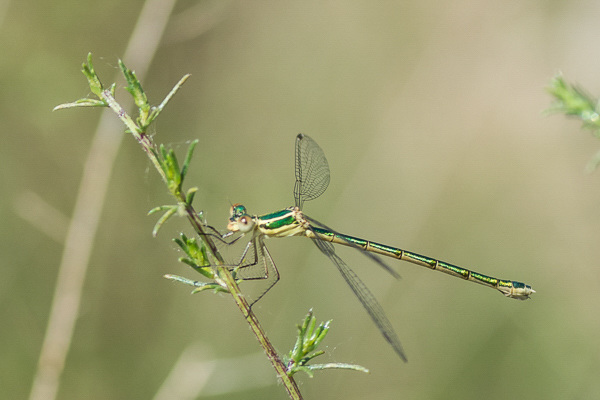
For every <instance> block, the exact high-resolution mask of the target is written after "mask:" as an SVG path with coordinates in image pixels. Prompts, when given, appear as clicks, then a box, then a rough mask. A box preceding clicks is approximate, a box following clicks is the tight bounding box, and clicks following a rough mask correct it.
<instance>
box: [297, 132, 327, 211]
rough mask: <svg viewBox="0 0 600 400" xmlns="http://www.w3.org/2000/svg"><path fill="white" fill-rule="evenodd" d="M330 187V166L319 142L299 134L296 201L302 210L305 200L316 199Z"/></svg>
mask: <svg viewBox="0 0 600 400" xmlns="http://www.w3.org/2000/svg"><path fill="white" fill-rule="evenodd" d="M327 186H329V164H328V163H327V158H325V153H323V150H321V148H320V147H319V145H318V144H317V142H315V141H314V140H312V139H311V138H310V137H309V136H307V135H304V134H302V133H299V134H298V136H296V184H295V185H294V200H295V202H296V207H298V208H300V209H302V205H303V204H304V201H305V200H312V199H316V198H317V197H319V196H320V195H322V194H323V192H325V190H326V189H327Z"/></svg>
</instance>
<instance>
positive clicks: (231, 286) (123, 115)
mask: <svg viewBox="0 0 600 400" xmlns="http://www.w3.org/2000/svg"><path fill="white" fill-rule="evenodd" d="M102 98H103V99H104V100H105V101H106V103H107V104H108V106H109V107H110V108H111V109H112V110H113V111H114V112H115V113H116V114H117V116H118V117H119V119H120V120H121V121H122V122H123V123H124V124H125V126H126V127H127V128H128V130H129V131H130V132H131V133H132V134H133V136H134V137H135V139H136V140H137V141H138V143H139V144H140V145H141V146H142V149H143V150H144V152H145V153H146V154H147V155H148V157H149V158H150V160H151V162H152V164H153V165H154V167H155V168H156V170H157V171H158V173H159V174H160V176H161V177H162V179H163V181H164V182H165V183H166V184H167V186H169V179H168V177H167V176H166V174H165V172H164V170H163V168H162V167H161V163H160V161H159V160H158V159H157V156H156V154H157V152H156V150H155V149H156V147H155V145H154V143H153V142H152V140H151V139H150V138H149V137H148V136H147V135H146V134H145V132H143V131H141V129H140V127H139V126H138V125H137V124H136V123H135V121H134V120H133V118H131V117H130V116H129V114H127V112H126V111H125V110H124V109H123V108H122V107H121V105H120V104H119V103H118V102H117V101H116V100H115V98H114V97H113V95H112V94H111V92H110V91H109V90H104V91H102ZM172 194H173V195H174V196H175V197H176V199H177V201H178V202H179V203H180V204H185V212H186V215H187V218H188V220H189V221H190V223H191V224H192V226H193V227H194V230H195V231H196V233H197V234H198V235H199V236H200V237H201V238H203V240H204V242H205V243H206V245H207V247H208V248H209V251H210V253H211V254H212V256H213V257H214V258H215V260H216V261H217V273H218V276H219V278H220V279H221V280H222V282H223V283H224V284H225V286H226V287H227V290H228V291H229V293H231V295H232V297H233V299H234V301H235V303H236V305H237V306H238V308H239V309H240V311H241V312H242V314H243V315H244V318H245V319H246V321H247V322H248V324H249V325H250V329H251V330H252V332H253V333H254V335H255V336H256V338H257V339H258V342H259V343H260V345H261V346H262V347H263V349H264V350H265V353H266V354H267V357H268V358H269V360H270V361H271V364H272V365H273V368H274V369H275V371H276V372H277V376H278V377H279V379H281V382H282V383H283V386H284V387H285V389H286V390H287V392H288V394H289V396H290V398H292V399H294V400H300V399H302V395H301V393H300V390H299V389H298V386H297V385H296V382H295V381H294V379H293V378H292V377H290V376H288V374H287V371H286V366H285V364H284V363H283V361H281V359H280V358H279V356H278V354H277V352H276V350H275V348H274V347H273V345H272V344H271V342H270V341H269V338H268V337H267V335H266V333H265V331H264V330H263V329H262V327H261V325H260V323H259V321H258V318H257V317H256V315H255V314H254V313H253V312H252V309H251V308H250V305H249V304H248V302H247V301H246V298H245V297H244V295H243V294H242V292H241V290H240V288H239V286H238V285H237V283H236V281H235V279H234V278H233V276H232V275H231V272H230V271H229V269H228V268H227V267H225V266H223V264H224V259H223V257H222V256H221V254H220V253H219V251H218V249H217V247H216V245H215V244H214V242H213V241H212V239H211V237H210V236H209V235H206V232H205V231H204V225H203V223H202V221H201V219H200V217H199V214H198V213H197V212H196V210H195V209H194V207H193V206H192V205H191V204H190V203H188V202H187V201H186V197H185V194H184V193H183V192H177V193H174V192H172Z"/></svg>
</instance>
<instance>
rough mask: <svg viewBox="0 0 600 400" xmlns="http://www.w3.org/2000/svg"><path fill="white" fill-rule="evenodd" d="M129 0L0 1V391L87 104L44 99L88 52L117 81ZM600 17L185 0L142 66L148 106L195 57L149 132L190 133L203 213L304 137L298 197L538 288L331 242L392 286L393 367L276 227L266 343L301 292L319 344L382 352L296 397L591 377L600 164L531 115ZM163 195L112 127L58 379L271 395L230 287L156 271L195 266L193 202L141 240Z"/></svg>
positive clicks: (347, 227) (86, 140) (76, 159)
mask: <svg viewBox="0 0 600 400" xmlns="http://www.w3.org/2000/svg"><path fill="white" fill-rule="evenodd" d="M142 5H143V2H142V1H137V0H134V1H127V2H122V1H115V0H107V1H98V2H82V1H77V2H76V1H69V0H56V1H52V2H47V1H39V0H38V1H9V0H4V1H2V2H1V4H0V20H1V21H0V22H1V24H2V25H1V31H0V34H1V36H0V37H1V40H0V46H1V54H2V57H0V71H1V74H0V79H1V83H0V88H1V93H2V94H1V95H0V101H1V102H2V103H1V107H0V121H1V122H2V124H1V126H2V146H1V147H0V152H1V157H0V160H1V162H2V166H1V168H0V171H1V175H0V176H1V179H2V181H1V182H2V191H3V195H2V196H0V207H1V208H0V212H1V214H0V215H1V218H2V225H1V229H0V231H1V232H2V240H0V246H2V247H1V248H0V257H1V263H0V268H1V270H0V271H1V274H2V278H0V302H1V303H0V304H1V305H0V312H1V314H0V317H1V320H2V321H3V324H2V325H3V327H2V328H1V329H0V391H1V393H2V395H1V396H0V397H2V398H7V399H25V398H27V396H28V395H29V391H30V388H31V384H32V380H33V376H34V373H35V370H36V365H37V362H38V357H39V351H40V348H41V344H42V340H43V336H44V332H45V329H46V324H47V321H48V313H49V309H50V303H51V300H52V296H53V293H54V284H55V282H56V276H57V271H58V265H59V262H60V259H61V255H62V251H63V238H64V230H65V224H66V219H65V218H67V217H68V216H70V215H71V213H72V210H73V205H74V202H75V196H76V193H77V189H78V187H79V184H80V179H81V175H82V166H83V164H84V162H85V159H86V157H87V154H88V149H89V147H90V142H91V138H92V136H93V133H94V131H95V129H96V124H97V122H98V119H99V117H100V110H98V109H84V110H81V109H80V110H67V111H60V112H54V113H52V112H51V110H52V108H53V107H54V106H55V105H57V104H60V103H64V102H67V101H72V100H74V99H77V98H80V97H84V96H86V95H87V94H88V92H89V89H88V87H87V85H86V81H85V79H84V77H83V75H82V74H81V73H80V72H79V69H80V65H81V63H82V62H83V61H84V60H85V57H86V54H87V53H88V52H89V51H91V52H92V53H93V54H94V61H95V67H96V70H97V71H98V72H99V74H100V76H101V78H103V80H104V83H105V84H108V83H110V82H112V81H114V80H115V79H117V82H118V83H119V91H118V93H117V96H118V97H117V98H121V99H123V98H125V97H126V94H125V92H124V91H123V90H122V86H123V81H122V80H121V79H120V77H118V68H117V60H118V58H120V57H123V53H124V50H125V46H126V43H127V41H128V39H129V35H130V34H131V31H132V30H133V26H134V25H135V21H136V19H137V17H138V14H139V10H140V8H141V7H142ZM599 13H600V3H598V2H596V1H592V0H581V1H563V2H559V1H541V0H539V1H535V0H531V1H507V2H496V1H458V2H445V3H444V2H441V3H440V2H436V1H404V2H368V1H326V2H323V1H303V2H278V1H262V2H243V1H201V2H196V1H179V2H177V4H176V6H175V10H174V12H173V15H172V16H171V18H170V21H169V25H168V26H167V28H166V32H165V36H164V38H163V41H162V44H161V46H160V48H159V50H158V52H157V54H156V56H155V58H154V61H153V63H152V64H151V66H150V68H149V70H148V74H147V76H146V77H145V78H144V80H143V83H144V84H145V89H146V91H147V93H148V94H149V97H150V99H151V101H152V102H154V103H158V102H159V101H160V100H161V99H162V97H163V96H164V95H165V94H166V93H167V92H168V90H170V88H171V87H172V85H173V84H174V83H175V82H176V81H177V80H178V79H179V78H180V77H181V76H182V75H184V74H186V73H191V74H192V77H191V79H190V80H189V81H188V82H187V83H186V85H185V86H184V88H183V90H181V92H180V93H179V94H178V95H177V96H176V97H175V99H174V100H173V101H172V102H171V104H170V105H169V107H168V108H167V109H166V111H165V112H164V113H163V114H162V115H161V117H160V118H159V120H158V123H157V124H156V125H155V126H154V131H153V132H152V133H153V134H154V138H155V140H156V141H157V142H163V143H167V144H170V145H172V146H173V147H174V148H175V149H176V150H177V151H178V152H179V153H180V154H183V153H184V152H185V149H186V146H187V142H188V141H189V140H192V139H195V138H198V139H199V144H198V147H197V149H196V153H195V158H194V160H193V163H192V169H191V171H190V173H189V175H188V178H187V179H188V181H187V183H188V186H197V187H198V188H199V190H198V194H197V196H196V205H197V208H198V209H202V210H204V212H205V215H206V218H207V219H208V222H209V223H210V224H212V225H214V226H217V227H220V228H223V229H224V228H225V225H226V219H227V216H228V208H229V204H230V202H242V203H244V204H245V205H246V206H247V207H248V208H249V210H250V211H251V212H253V213H257V214H262V213H266V212H270V211H274V210H277V209H279V208H282V207H287V206H289V205H292V203H293V196H292V188H293V179H294V175H293V172H294V171H293V145H294V136H295V135H296V134H297V133H298V132H303V133H306V134H309V135H310V136H312V137H313V138H314V139H315V140H316V141H317V142H318V143H319V144H320V145H321V147H322V148H323V150H324V151H325V154H326V155H327V157H328V160H329V163H330V168H331V177H332V180H331V185H330V187H329V189H328V191H327V192H326V193H325V194H324V195H323V196H322V197H321V198H319V199H318V200H315V201H312V202H309V203H307V204H305V207H304V209H305V211H306V212H307V214H308V215H311V216H312V217H314V218H316V219H318V220H321V221H323V222H324V223H326V224H328V225H330V226H332V227H335V228H336V229H338V230H339V231H341V232H345V233H348V234H353V235H356V236H362V237H366V238H370V239H372V240H377V241H381V242H384V243H387V244H390V245H397V246H400V247H403V248H406V249H410V250H413V251H416V252H419V253H422V254H426V255H430V256H432V257H438V258H440V259H442V260H444V261H448V262H452V263H455V264H458V265H461V266H465V267H467V268H473V269H476V270H477V271H480V272H482V273H489V274H490V275H495V276H498V277H500V278H507V279H515V280H520V281H524V282H527V283H529V284H531V285H532V286H533V287H534V288H535V289H536V290H537V294H535V295H534V297H533V299H532V300H529V301H527V302H519V301H515V300H511V299H506V298H503V296H501V295H500V294H498V293H495V292H494V291H492V290H490V289H486V288H484V287H480V286H477V285H473V284H469V283H465V282H461V281H460V280H458V279H455V278H451V277H448V276H445V275H443V274H439V273H434V272H430V271H427V270H425V269H423V268H418V267H416V266H413V265H411V264H408V263H399V262H393V261H390V263H391V265H392V266H393V267H394V268H396V269H397V270H398V271H399V273H400V274H401V275H402V279H401V280H400V281H394V280H393V279H392V278H391V277H390V276H388V275H387V274H386V273H385V272H383V271H381V270H380V269H379V268H378V267H377V266H376V265H374V264H372V263H371V262H370V261H369V260H368V259H366V258H365V257H363V256H361V255H360V254H357V253H356V252H355V251H352V250H351V249H350V250H346V249H339V253H340V255H341V256H342V257H343V258H344V259H345V260H346V261H347V263H348V264H349V265H350V266H351V267H353V268H354V269H355V271H356V272H357V273H358V274H359V275H360V276H361V277H362V278H363V279H364V281H365V282H366V283H367V284H368V286H369V287H370V288H371V289H372V290H373V291H374V292H375V293H376V295H377V297H378V299H379V300H380V301H381V303H382V305H383V307H384V309H385V310H386V312H387V314H388V317H389V318H390V320H391V321H392V323H393V325H394V326H395V328H396V330H397V332H398V335H399V336H400V338H401V340H402V343H403V345H404V347H405V350H406V353H407V355H408V358H409V363H408V364H404V363H402V362H401V361H400V360H399V359H398V357H397V356H396V355H395V354H394V353H393V352H392V351H391V349H390V348H389V347H388V345H387V344H386V343H385V342H384V340H383V339H382V338H381V336H380V335H379V333H378V332H377V330H376V329H375V328H374V326H373V325H372V324H371V321H370V319H369V317H368V316H367V315H366V313H364V312H363V310H362V308H361V306H360V304H359V303H358V302H357V301H356V300H354V299H353V298H352V297H351V292H350V290H349V289H348V288H347V287H346V286H345V283H344V282H343V280H342V279H340V277H339V276H338V274H337V272H336V271H335V268H334V267H333V266H332V265H330V264H329V262H328V260H327V259H325V258H324V257H323V256H322V255H321V254H320V253H318V251H317V250H316V249H315V248H314V246H313V245H312V244H311V243H310V241H308V240H305V239H300V238H292V239H286V240H270V241H269V242H268V246H269V248H270V250H271V253H272V255H273V257H274V258H275V260H276V262H277V265H278V267H279V270H280V273H281V281H280V283H279V284H278V285H277V286H276V287H275V288H274V289H273V290H272V291H271V292H270V293H269V294H268V296H267V297H266V298H264V299H263V300H262V301H261V302H260V303H258V304H257V306H256V307H255V311H256V312H257V314H258V316H259V318H260V319H261V321H262V323H263V324H264V328H265V329H266V330H267V332H268V333H269V335H270V338H271V340H272V341H273V343H274V344H275V346H276V347H277V348H278V349H279V350H280V351H281V352H282V353H283V352H287V351H288V349H289V348H290V347H291V346H292V345H293V341H294V337H295V336H294V335H295V324H296V323H298V322H300V321H301V319H302V318H303V316H304V315H305V313H306V311H307V310H308V309H309V308H311V307H312V308H314V310H315V313H316V316H317V318H318V319H320V320H326V319H331V318H333V320H334V321H333V329H332V332H331V333H330V335H329V336H328V337H327V339H326V342H325V343H326V345H327V348H326V349H327V355H325V356H322V358H323V360H322V361H343V362H353V363H358V364H361V365H364V366H365V367H368V368H369V369H371V374H370V375H366V374H361V373H357V372H347V371H328V372H322V373H318V374H317V376H315V378H313V379H309V378H308V377H306V376H299V377H298V381H299V385H300V388H301V390H302V392H303V394H304V396H305V398H307V399H340V398H345V399H359V398H370V399H481V398H486V399H505V398H512V397H520V398H529V399H547V398H569V399H588V398H599V397H600V383H599V381H598V376H600V349H599V343H598V340H597V335H598V332H599V329H600V318H599V317H598V303H599V301H600V294H599V293H600V292H599V290H598V286H599V283H600V265H599V262H598V256H599V255H600V247H599V245H598V238H599V237H600V236H599V231H600V208H599V207H598V204H599V203H600V173H598V172H596V173H593V174H586V173H585V172H584V167H585V164H586V163H587V161H588V160H589V159H590V158H591V156H592V155H593V154H594V153H595V152H596V151H597V150H598V148H600V142H599V141H598V140H596V139H593V138H592V137H591V135H589V134H588V133H587V132H585V133H582V132H580V131H579V123H577V122H573V121H569V120H567V119H565V118H564V117H562V116H551V117H548V116H546V115H544V114H543V110H545V109H546V108H547V107H548V106H549V104H550V102H551V98H550V96H549V95H548V94H547V93H546V92H545V90H544V87H545V86H546V85H547V83H548V82H549V80H550V78H551V77H552V76H554V75H555V74H556V73H557V72H558V71H561V70H562V71H563V72H564V73H565V75H566V77H567V79H568V80H571V81H576V82H579V83H581V84H583V85H584V86H585V87H586V88H589V90H590V91H592V92H593V93H595V94H598V93H600V73H599V72H598V71H600V48H599V47H598V46H597V42H598V39H599V38H600V27H599V25H598V18H597V17H598V15H600V14H599ZM140 51H141V50H140ZM124 61H125V62H126V63H127V65H128V66H129V67H130V68H132V69H136V65H131V64H130V63H128V60H127V59H125V60H124ZM27 199H29V200H27ZM31 199H33V200H31ZM36 199H37V200H36ZM169 202H170V199H169V197H168V195H167V193H166V190H165V189H164V187H163V186H162V183H161V182H160V181H159V179H158V178H157V176H156V174H155V171H154V170H153V169H152V167H151V165H150V164H149V162H148V161H147V159H146V157H145V155H144V154H143V153H142V152H141V151H140V149H139V147H138V145H137V144H136V143H135V141H134V140H133V139H132V138H131V137H130V136H127V137H125V138H124V141H123V144H122V147H121V149H120V151H119V154H118V157H117V160H116V164H115V166H114V172H113V174H112V176H111V181H110V189H109V193H108V197H107V199H106V206H105V207H104V210H103V212H102V216H101V223H100V226H99V232H98V235H97V238H96V240H95V242H94V248H93V252H92V258H91V263H90V267H89V271H88V275H87V278H86V283H85V288H84V295H83V298H82V303H81V309H80V314H79V318H78V320H77V325H76V329H75V333H74V337H73V342H72V343H71V349H70V352H69V354H68V357H67V361H66V365H65V370H64V373H63V376H62V380H61V386H60V389H59V393H58V398H60V399H80V398H86V399H149V398H153V397H154V396H155V395H156V393H157V392H158V391H159V388H161V386H162V385H163V383H164V382H165V379H166V378H167V376H169V374H174V375H175V376H179V377H181V379H182V380H184V381H185V380H186V379H187V382H188V384H190V382H191V385H192V386H193V385H196V384H197V385H198V388H196V389H195V390H196V391H192V393H196V394H194V395H192V396H191V397H176V396H174V395H173V396H172V397H171V398H193V397H195V396H196V395H197V396H198V398H209V399H221V398H223V399H225V398H226V399H265V398H269V399H270V398H273V399H283V398H286V395H285V392H284V390H283V388H282V387H281V385H279V384H277V383H276V379H275V376H274V372H273V371H272V369H270V367H269V363H268V361H267V360H266V358H264V357H262V356H261V354H260V349H259V347H258V345H257V342H256V339H255V338H254V337H253V336H252V334H251V333H250V331H249V330H248V328H247V325H246V324H245V322H244V320H243V319H242V318H241V316H240V314H239V311H238V310H237V309H236V308H235V306H234V304H233V302H232V301H231V299H230V298H228V297H227V296H224V295H212V294H200V295H195V296H190V295H189V289H188V288H187V287H184V286H181V285H177V284H172V283H170V282H168V281H166V280H164V279H163V278H162V277H161V276H162V275H163V274H165V273H174V274H180V275H185V276H188V277H191V278H197V277H199V275H197V274H195V273H194V272H193V271H192V270H191V269H189V267H186V266H185V265H183V264H180V263H178V262H177V257H179V256H180V255H181V254H180V253H179V252H178V251H177V249H176V248H175V245H174V244H173V243H172V242H171V241H170V239H171V238H172V237H174V236H176V235H177V234H178V232H179V231H181V230H183V231H185V232H187V233H190V230H189V228H188V227H187V226H186V224H185V223H184V221H182V220H177V221H175V220H173V221H171V222H170V223H169V224H168V226H166V227H165V229H164V230H163V231H162V232H161V233H160V235H159V237H158V238H156V239H155V238H152V237H151V229H152V227H153V224H154V222H155V220H156V217H155V216H151V217H148V216H146V212H147V211H148V210H149V209H151V208H153V207H154V206H156V205H161V204H167V203H169ZM44 203H47V205H48V206H50V207H51V208H52V209H54V210H55V211H56V212H58V213H60V214H63V215H64V216H66V217H65V218H63V219H61V218H60V217H59V216H57V217H56V218H54V214H53V213H52V212H50V211H47V210H46V209H44V208H40V207H42V205H43V204H44ZM37 212H42V213H43V215H46V216H48V217H52V219H51V220H52V221H53V222H52V224H51V225H50V226H49V225H47V223H46V222H45V221H43V219H42V218H37V217H34V218H31V216H35V215H36V213H37ZM48 231H49V232H48ZM49 233H50V234H51V235H49ZM182 360H183V361H182ZM178 362H183V367H181V368H182V369H183V371H184V372H185V373H184V372H180V371H176V372H173V368H174V367H175V365H177V363H178ZM179 365H180V366H181V365H182V364H179Z"/></svg>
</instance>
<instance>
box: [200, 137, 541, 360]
mask: <svg viewBox="0 0 600 400" xmlns="http://www.w3.org/2000/svg"><path fill="white" fill-rule="evenodd" d="M295 157H296V184H295V186H294V199H295V206H294V207H289V208H286V209H283V210H279V211H275V212H273V213H270V214H265V215H259V216H256V215H250V214H248V212H247V210H246V207H244V206H243V205H241V204H234V205H233V206H231V209H230V217H229V223H228V225H227V229H228V230H229V232H228V233H226V234H224V235H219V236H220V237H221V239H222V240H223V241H225V242H226V243H227V244H230V243H233V242H235V241H237V239H239V238H241V237H242V236H244V235H249V236H250V241H249V242H248V245H247V246H246V248H245V250H244V253H243V255H242V258H241V262H240V265H239V267H238V269H241V268H244V267H248V266H256V265H260V266H261V268H262V269H264V274H263V275H262V276H260V278H261V279H262V278H270V279H272V283H271V284H270V286H269V287H268V288H267V289H266V290H265V291H264V292H263V293H262V294H261V296H260V297H262V296H263V295H264V294H265V293H266V292H267V291H268V290H269V289H271V288H272V287H273V286H274V285H275V283H277V281H278V280H279V273H278V272H277V268H276V267H275V264H274V262H273V260H272V258H271V256H270V254H269V252H268V250H267V248H266V246H265V244H264V240H263V238H264V237H277V238H278V237H287V236H306V237H308V238H310V239H311V240H312V241H313V243H314V244H315V245H316V246H317V248H318V249H319V250H320V251H321V252H322V253H323V254H325V255H326V256H327V257H328V258H329V259H330V260H331V261H332V262H333V264H334V265H335V266H336V267H337V269H338V271H340V273H341V274H342V277H343V278H344V280H345V281H346V283H347V284H348V285H349V286H350V288H351V289H352V291H353V292H354V294H355V295H356V297H357V298H358V300H359V301H360V303H361V304H362V305H363V307H364V308H365V310H366V311H367V313H368V314H369V316H370V317H371V319H372V320H373V322H374V323H375V325H377V328H378V329H379V331H380V332H381V334H382V335H383V337H384V338H385V340H387V342H388V343H389V344H390V345H391V346H392V347H393V348H394V351H395V352H396V353H397V354H398V355H399V356H400V357H401V358H402V359H403V360H404V361H406V356H405V355H404V351H403V350H402V346H401V344H400V340H399V339H398V336H397V335H396V333H395V332H394V329H393V327H392V324H391V323H390V321H389V320H388V319H387V317H386V316H385V313H384V312H383V309H382V308H381V306H380V305H379V303H378V302H377V300H376V298H375V296H374V295H373V294H372V293H371V291H370V290H369V289H368V288H367V287H366V285H365V284H364V283H363V282H362V281H361V280H360V278H359V277H358V276H357V275H356V273H354V271H352V270H351V269H350V268H349V267H348V266H347V265H346V263H344V261H343V260H342V259H341V258H340V257H339V256H338V255H337V254H336V253H335V249H334V247H333V245H332V243H336V244H341V245H344V246H349V247H354V248H356V249H358V250H361V251H362V252H363V253H364V254H365V255H366V256H368V257H369V258H371V259H372V260H373V261H375V262H376V263H378V264H379V265H380V266H381V267H383V268H384V269H385V270H386V271H388V272H389V273H390V274H391V275H392V276H394V277H396V278H397V277H399V276H398V274H397V273H396V272H395V271H394V270H393V269H391V268H390V267H389V266H388V265H387V264H386V263H385V262H384V261H383V260H382V259H381V258H380V257H379V255H383V256H387V257H392V258H396V259H399V260H403V261H408V262H411V263H413V264H417V265H420V266H423V267H427V268H429V269H432V270H436V271H441V272H444V273H446V274H448V275H452V276H455V277H458V278H461V279H464V280H466V281H470V282H475V283H479V284H481V285H484V286H487V287H490V288H493V289H496V290H498V291H500V292H501V293H502V294H503V295H505V296H506V297H510V298H513V299H519V300H526V299H528V298H529V296H530V295H531V294H532V293H535V290H533V289H532V288H531V286H529V285H526V284H524V283H521V282H517V281H510V280H505V279H498V278H494V277H491V276H487V275H483V274H480V273H478V272H475V271H471V270H468V269H466V268H462V267H458V266H456V265H452V264H449V263H446V262H443V261H439V260H436V259H434V258H430V257H426V256H422V255H420V254H417V253H413V252H410V251H406V250H402V249H399V248H397V247H392V246H387V245H384V244H381V243H376V242H372V241H369V240H365V239H360V238H357V237H354V236H349V235H345V234H342V233H339V232H336V231H335V230H333V229H331V228H329V227H327V226H326V225H324V224H322V223H320V222H318V221H316V220H314V219H313V218H311V217H309V216H307V215H306V214H304V213H303V212H302V205H303V204H304V201H308V200H313V199H316V198H317V197H319V196H320V195H321V194H323V192H325V190H326V189H327V186H328V185H329V164H328V163H327V159H326V158H325V154H324V153H323V150H321V148H320V147H319V145H318V144H317V143H316V142H315V141H314V140H312V139H311V138H310V137H309V136H307V135H304V134H299V135H298V136H297V137H296V148H295ZM211 229H213V230H215V229H214V228H212V227H211ZM215 232H217V231H216V230H215ZM236 232H238V233H240V234H241V235H240V236H237V237H233V236H232V235H234V234H235V233H236ZM228 238H231V239H232V240H229V239H228ZM269 274H272V275H271V276H269ZM253 279H256V277H255V278H253ZM260 297H259V298H257V299H256V300H255V302H256V301H258V299H260Z"/></svg>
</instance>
